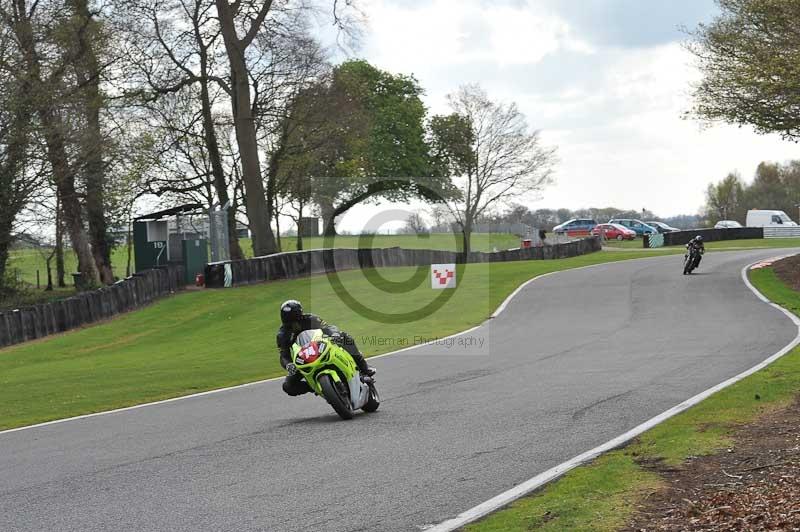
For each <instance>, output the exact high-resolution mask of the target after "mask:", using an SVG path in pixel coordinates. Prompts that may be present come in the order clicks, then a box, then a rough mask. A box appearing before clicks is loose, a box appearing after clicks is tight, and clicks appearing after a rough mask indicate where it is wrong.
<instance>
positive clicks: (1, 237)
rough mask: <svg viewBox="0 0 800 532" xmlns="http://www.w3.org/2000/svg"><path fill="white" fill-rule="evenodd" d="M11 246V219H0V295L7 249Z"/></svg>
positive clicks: (3, 286) (0, 293)
mask: <svg viewBox="0 0 800 532" xmlns="http://www.w3.org/2000/svg"><path fill="white" fill-rule="evenodd" d="M10 248H11V220H10V219H6V217H2V219H0V296H2V294H3V291H4V290H5V287H6V286H5V283H6V266H7V264H8V254H9V253H8V251H9V249H10Z"/></svg>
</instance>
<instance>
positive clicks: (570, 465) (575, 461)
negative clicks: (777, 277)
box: [421, 255, 800, 532]
mask: <svg viewBox="0 0 800 532" xmlns="http://www.w3.org/2000/svg"><path fill="white" fill-rule="evenodd" d="M788 256H791V255H784V256H782V257H778V259H780V258H785V257H788ZM778 259H775V260H778ZM759 262H761V261H759ZM753 264H757V263H752V264H748V265H747V266H745V267H744V268H743V269H742V271H741V276H742V280H743V281H744V284H745V285H746V286H747V288H749V289H750V290H751V291H752V292H753V293H754V294H755V295H756V297H758V299H760V300H761V301H763V302H764V303H766V304H768V305H770V306H771V307H774V308H776V309H778V310H780V311H781V312H783V313H784V314H785V315H786V316H787V317H788V318H789V319H790V320H791V321H792V323H794V324H795V326H796V327H797V335H796V336H795V338H794V340H792V341H791V342H789V344H788V345H786V346H785V347H784V348H783V349H781V350H780V351H778V352H777V353H775V354H774V355H772V356H771V357H769V358H767V359H766V360H764V361H763V362H761V363H759V364H757V365H755V366H753V367H752V368H750V369H748V370H746V371H744V372H742V373H740V374H738V375H736V376H735V377H731V378H730V379H728V380H726V381H724V382H722V383H720V384H717V385H716V386H714V387H712V388H709V389H708V390H706V391H704V392H701V393H699V394H697V395H695V396H694V397H691V398H690V399H687V400H686V401H684V402H682V403H681V404H679V405H676V406H674V407H672V408H670V409H669V410H667V411H665V412H662V413H661V414H659V415H657V416H655V417H654V418H651V419H649V420H647V421H645V422H644V423H642V424H641V425H638V426H636V427H634V428H633V429H631V430H629V431H628V432H626V433H624V434H622V435H620V436H617V437H616V438H614V439H612V440H609V441H607V442H606V443H604V444H602V445H599V446H597V447H595V448H594V449H590V450H588V451H586V452H585V453H582V454H579V455H578V456H576V457H574V458H572V459H571V460H568V461H566V462H564V463H562V464H559V465H557V466H555V467H553V468H551V469H548V470H547V471H545V472H543V473H540V474H538V475H536V476H535V477H533V478H531V479H529V480H526V481H525V482H523V483H522V484H519V485H517V486H514V487H513V488H511V489H510V490H508V491H505V492H503V493H501V494H500V495H497V496H496V497H493V498H491V499H489V500H488V501H486V502H483V503H481V504H479V505H478V506H475V507H473V508H470V509H469V510H467V511H465V512H463V513H460V514H459V515H457V516H456V517H454V518H452V519H449V520H447V521H443V522H442V523H439V524H436V525H428V526H423V527H421V528H422V530H425V532H451V531H453V530H457V529H459V528H461V527H463V526H464V525H467V524H469V523H472V522H473V521H477V520H478V519H480V518H482V517H485V516H487V515H488V514H490V513H492V512H494V511H496V510H499V509H500V508H502V507H503V506H506V505H508V504H510V503H512V502H514V501H515V500H517V499H519V498H521V497H524V496H525V495H528V494H529V493H531V492H532V491H534V490H536V489H538V488H540V487H542V486H544V485H545V484H547V483H548V482H550V481H552V480H555V479H557V478H558V477H560V476H562V475H564V474H565V473H567V472H568V471H570V470H572V469H575V468H576V467H578V466H580V465H583V464H585V463H587V462H590V461H592V460H594V459H595V458H597V457H598V456H600V455H601V454H603V453H605V452H608V451H610V450H612V449H615V448H617V447H619V446H621V445H623V444H625V443H627V442H629V441H631V440H632V439H633V438H635V437H636V436H639V435H640V434H642V433H643V432H646V431H648V430H650V429H651V428H653V427H655V426H656V425H658V424H659V423H662V422H664V421H666V420H667V419H669V418H671V417H673V416H675V415H677V414H680V413H681V412H683V411H684V410H687V409H689V408H691V407H692V406H695V405H696V404H698V403H700V402H701V401H703V400H704V399H707V398H708V397H709V396H711V395H713V394H715V393H717V392H718V391H720V390H723V389H725V388H727V387H728V386H730V385H732V384H735V383H737V382H739V381H740V380H742V379H744V378H745V377H749V376H750V375H752V374H753V373H755V372H757V371H760V370H762V369H764V368H765V367H767V366H769V365H770V364H772V363H773V362H775V361H776V360H778V359H779V358H781V357H782V356H784V355H785V354H786V353H788V352H789V351H791V350H792V349H794V348H795V347H796V346H797V345H800V318H798V317H797V316H796V315H794V314H792V313H791V312H789V311H788V310H786V309H785V308H783V307H781V306H780V305H777V304H775V303H773V302H771V301H770V300H769V299H767V298H766V297H765V296H764V294H762V293H761V292H759V291H758V289H757V288H756V287H755V286H753V284H752V283H751V282H750V279H748V278H747V272H748V271H749V269H750V267H751V266H752V265H753ZM529 282H530V281H529ZM526 284H527V283H526Z"/></svg>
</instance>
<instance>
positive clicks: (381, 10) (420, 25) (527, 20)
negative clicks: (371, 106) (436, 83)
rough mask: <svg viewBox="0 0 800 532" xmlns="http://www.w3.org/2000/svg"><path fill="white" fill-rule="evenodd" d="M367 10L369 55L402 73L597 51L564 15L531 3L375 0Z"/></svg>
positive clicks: (518, 62)
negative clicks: (559, 53) (574, 30)
mask: <svg viewBox="0 0 800 532" xmlns="http://www.w3.org/2000/svg"><path fill="white" fill-rule="evenodd" d="M365 10H366V12H367V13H368V14H369V19H370V38H369V39H368V44H367V47H366V49H365V53H366V55H367V56H368V57H378V58H380V61H381V63H382V65H383V66H384V67H385V68H390V69H394V70H399V71H418V70H419V69H420V68H422V69H430V68H435V67H438V66H449V67H452V66H458V65H462V66H463V65H475V64H497V65H501V66H503V65H528V64H535V63H537V62H539V61H541V60H542V59H543V58H544V57H546V56H548V55H551V54H554V53H556V52H558V51H561V50H569V51H576V52H581V53H591V47H590V46H589V45H588V43H586V42H585V41H583V40H581V39H580V38H578V37H577V36H575V35H574V34H573V32H572V30H571V28H570V26H569V24H567V22H566V21H565V20H564V19H562V18H560V17H559V16H558V15H557V14H555V13H554V12H553V11H552V10H550V9H546V10H544V9H531V6H530V5H529V4H528V3H526V2H523V3H520V2H492V3H488V2H487V3H482V2H464V1H457V0H434V1H433V2H425V3H416V2H411V3H409V2H392V1H391V0H371V1H369V2H368V3H367V4H366V6H365Z"/></svg>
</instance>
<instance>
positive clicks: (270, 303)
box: [0, 251, 653, 429]
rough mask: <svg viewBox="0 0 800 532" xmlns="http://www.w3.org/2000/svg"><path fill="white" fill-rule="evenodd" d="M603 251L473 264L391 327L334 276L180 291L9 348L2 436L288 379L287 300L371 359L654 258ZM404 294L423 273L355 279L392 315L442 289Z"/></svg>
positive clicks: (0, 391)
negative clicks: (561, 277) (550, 289)
mask: <svg viewBox="0 0 800 532" xmlns="http://www.w3.org/2000/svg"><path fill="white" fill-rule="evenodd" d="M650 256H653V253H646V252H641V251H638V252H637V251H633V252H627V251H626V252H619V251H618V252H613V253H605V252H598V253H593V254H590V255H584V256H581V257H575V258H571V259H561V260H550V261H520V262H509V263H490V264H471V265H468V266H467V267H466V270H465V271H464V272H463V274H464V275H463V276H462V278H461V279H460V280H459V288H458V289H457V290H455V291H452V297H451V298H450V299H449V300H448V301H447V302H446V303H445V304H444V305H443V306H442V307H441V309H439V311H437V312H435V313H433V314H432V315H429V316H425V315H419V316H418V317H417V318H416V319H411V320H409V321H407V322H405V323H397V324H392V325H386V324H383V323H380V322H378V321H375V320H373V319H372V318H370V317H368V316H366V317H365V316H362V315H359V314H358V313H355V312H353V311H351V310H350V309H349V308H348V307H347V306H346V305H345V303H343V301H342V299H341V298H340V297H339V296H338V295H337V294H336V293H335V291H334V289H333V288H332V287H331V283H330V281H329V280H328V279H327V277H325V276H316V277H309V278H305V279H297V280H292V281H283V282H273V283H264V284H259V285H253V286H246V287H240V288H233V289H228V290H204V291H193V292H189V293H184V294H180V295H178V296H175V297H171V298H168V299H165V300H161V301H159V302H157V303H156V304H154V305H152V306H150V307H147V308H145V309H141V310H139V311H136V312H132V313H129V314H125V315H122V316H120V317H118V318H116V319H114V320H112V321H109V322H106V323H102V324H99V325H95V326H92V327H88V328H86V329H82V330H77V331H72V332H68V333H65V334H62V335H58V336H54V337H50V338H46V339H43V340H41V341H36V342H31V343H27V344H22V345H19V346H14V347H10V348H7V349H4V350H0V429H7V428H13V427H19V426H24V425H29V424H33V423H38V422H43V421H49V420H53V419H59V418H64V417H69V416H75V415H80V414H86V413H91V412H98V411H102V410H109V409H113V408H120V407H124V406H130V405H134V404H139V403H143V402H149V401H156V400H160V399H166V398H169V397H176V396H180V395H186V394H190V393H194V392H198V391H203V390H210V389H214V388H220V387H225V386H231V385H235V384H241V383H245V382H251V381H255V380H259V379H264V378H269V377H275V376H278V375H281V374H283V370H281V368H280V367H279V364H278V360H277V355H276V352H275V347H274V346H275V337H274V334H275V331H276V330H277V328H278V325H279V321H278V313H277V309H278V307H279V305H280V302H282V301H284V300H286V299H289V298H296V299H300V300H301V301H303V302H304V303H305V304H306V307H307V308H308V309H309V310H310V311H312V312H315V313H317V314H320V315H321V316H323V317H324V318H326V319H327V320H329V321H330V322H332V323H335V324H337V325H339V326H340V327H342V328H343V329H345V330H347V331H349V332H350V333H351V334H353V335H354V336H355V337H356V340H357V341H358V342H359V344H360V347H361V349H362V350H363V351H364V353H365V354H367V355H376V354H379V353H385V352H388V351H393V350H396V349H399V348H401V347H405V346H408V345H414V344H416V343H420V339H430V338H435V337H441V336H445V335H448V334H452V333H455V332H458V331H463V330H465V329H468V328H469V327H471V326H473V325H476V324H478V323H480V322H481V321H483V320H484V319H486V318H487V317H488V316H489V315H490V314H491V313H492V312H493V311H494V309H495V308H496V307H497V306H498V305H499V304H500V303H501V302H502V301H503V299H505V298H506V297H507V296H508V295H509V294H510V293H511V292H512V291H513V290H514V289H516V288H517V287H518V286H519V285H520V284H521V283H523V282H524V281H526V280H528V279H530V278H532V277H535V276H537V275H541V274H544V273H548V272H552V271H557V270H565V269H570V268H576V267H581V266H588V265H593V264H600V263H605V262H612V261H619V260H625V259H631V258H639V257H650ZM423 270H424V271H423V272H422V273H423V275H422V283H421V284H420V285H419V286H416V287H415V288H413V289H411V290H409V291H407V292H406V293H403V294H399V293H397V291H398V286H399V284H398V283H401V282H402V281H404V280H408V279H409V278H412V277H413V276H414V275H416V270H415V269H413V268H388V269H382V270H367V271H365V272H361V271H348V272H342V273H341V274H340V279H341V282H342V285H343V286H344V287H345V288H346V289H347V290H348V292H349V293H350V294H351V295H352V296H353V298H354V299H356V300H357V301H360V302H364V303H365V304H369V305H370V306H372V307H373V308H375V309H377V310H379V311H384V312H395V313H396V312H409V313H411V315H412V317H413V316H414V314H413V313H414V312H415V310H416V309H420V308H422V307H424V306H425V305H426V304H428V303H430V302H431V300H432V299H433V298H435V297H437V296H439V295H440V294H442V293H443V291H439V290H431V289H430V286H429V284H428V283H429V281H428V280H427V279H428V273H427V268H424V269H423Z"/></svg>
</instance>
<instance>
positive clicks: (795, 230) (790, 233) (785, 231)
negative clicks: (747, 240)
mask: <svg viewBox="0 0 800 532" xmlns="http://www.w3.org/2000/svg"><path fill="white" fill-rule="evenodd" d="M794 237H800V227H765V228H764V238H794Z"/></svg>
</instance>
